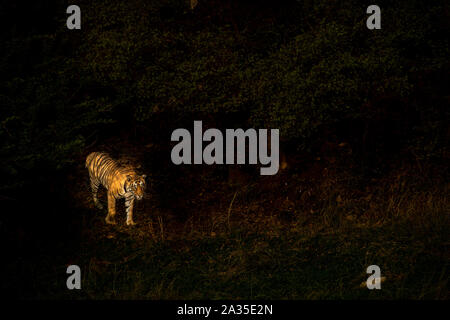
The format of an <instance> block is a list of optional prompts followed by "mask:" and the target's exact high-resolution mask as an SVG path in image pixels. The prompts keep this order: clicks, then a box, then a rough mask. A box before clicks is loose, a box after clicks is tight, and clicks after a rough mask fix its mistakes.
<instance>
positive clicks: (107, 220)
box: [105, 215, 116, 224]
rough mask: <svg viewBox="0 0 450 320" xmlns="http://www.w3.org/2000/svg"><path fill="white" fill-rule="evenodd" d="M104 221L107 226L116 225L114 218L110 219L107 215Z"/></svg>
mask: <svg viewBox="0 0 450 320" xmlns="http://www.w3.org/2000/svg"><path fill="white" fill-rule="evenodd" d="M105 221H106V223H108V224H116V220H115V219H114V217H111V216H109V215H107V216H106V218H105Z"/></svg>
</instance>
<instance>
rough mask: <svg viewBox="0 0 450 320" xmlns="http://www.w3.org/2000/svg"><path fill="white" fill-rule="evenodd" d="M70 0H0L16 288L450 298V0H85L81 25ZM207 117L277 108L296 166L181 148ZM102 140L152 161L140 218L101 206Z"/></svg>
mask: <svg viewBox="0 0 450 320" xmlns="http://www.w3.org/2000/svg"><path fill="white" fill-rule="evenodd" d="M69 4H72V3H67V2H66V1H35V2H33V3H28V2H24V1H13V2H10V3H2V4H1V5H0V24H1V25H0V37H1V42H0V43H1V44H0V46H1V50H0V120H1V122H0V139H1V146H0V159H1V166H0V168H1V177H2V183H1V186H0V205H1V208H2V210H1V211H2V214H1V216H0V228H1V237H2V239H1V241H2V243H3V244H4V251H3V253H4V257H5V259H4V262H3V263H2V264H3V267H5V268H6V273H4V275H5V278H6V280H5V281H2V287H3V290H8V292H10V296H11V297H12V298H22V299H23V298H25V299H29V298H80V297H81V298H94V299H95V298H125V299H127V298H134V299H140V298H151V299H161V298H228V299H230V298H231V299H234V298H250V299H252V298H293V299H297V298H303V299H317V298H392V299H395V298H405V297H406V298H431V299H443V298H444V299H445V298H448V290H447V289H448V243H449V242H448V240H449V239H448V234H449V233H448V231H449V230H448V227H449V224H448V222H449V221H448V216H449V215H448V212H449V211H448V209H449V206H448V190H449V188H448V187H449V186H448V181H449V171H448V163H449V153H448V141H449V129H448V127H449V126H448V124H449V121H448V120H449V108H448V106H449V104H448V102H449V101H448V100H449V96H448V83H449V80H450V79H449V72H448V70H449V69H448V66H449V61H448V57H449V50H448V31H449V21H450V19H449V7H448V3H446V1H433V2H426V1H396V2H395V3H392V2H391V1H378V2H377V3H376V4H377V5H379V6H380V7H381V10H382V22H381V24H382V29H381V30H368V29H367V27H366V19H367V17H368V15H367V14H366V8H367V6H368V5H370V4H372V3H368V2H367V3H364V2H360V1H343V2H342V1H340V2H337V1H327V0H316V1H309V0H305V1H282V2H279V1H250V0H226V1H215V0H204V1H199V4H198V5H197V7H195V8H194V10H190V9H189V3H188V2H186V1H175V0H161V1H143V0H132V1H126V2H124V1H95V2H92V1H77V3H74V4H77V5H78V6H80V8H81V17H82V23H81V30H68V29H67V27H66V19H67V17H68V15H67V14H66V8H67V6H68V5H69ZM193 120H202V121H203V127H204V129H206V128H208V127H214V128H219V129H224V128H244V129H245V128H279V129H280V137H281V160H282V164H283V166H282V168H281V169H280V172H279V173H278V174H277V175H276V176H273V177H261V176H259V168H257V167H251V166H211V167H210V166H206V165H204V166H193V165H192V166H175V165H173V164H172V163H171V161H170V150H171V148H172V146H173V144H172V143H171V142H170V135H171V133H172V131H173V130H174V129H176V128H180V127H183V128H187V129H189V130H192V128H193ZM92 151H107V152H109V153H111V155H113V156H114V157H116V158H122V159H125V161H128V162H130V163H134V164H136V165H137V166H140V167H139V171H140V172H142V173H146V174H147V175H148V176H149V177H150V178H149V186H148V190H147V191H148V192H147V197H146V199H144V200H143V201H142V203H139V204H138V205H137V208H136V219H135V220H136V222H137V223H138V226H137V227H136V228H135V229H130V228H126V227H125V226H123V221H122V220H124V219H125V217H124V216H122V217H121V216H120V214H119V217H118V221H120V222H119V224H120V225H119V226H116V227H111V226H105V224H104V221H103V218H104V216H105V214H106V212H99V211H98V210H96V209H95V208H94V206H93V204H92V201H91V198H90V193H89V182H88V176H87V171H86V169H85V168H84V159H85V157H86V155H87V154H89V153H90V152H92ZM102 199H103V201H105V197H104V195H103V198H102ZM120 208H122V209H120ZM119 210H123V207H120V206H119ZM230 216H231V218H230ZM330 235H332V236H330ZM274 239H275V240H274ZM238 240H239V241H240V242H239V241H238ZM274 241H275V242H274ZM346 243H348V244H349V246H350V249H348V248H347V247H346V245H345V244H346ZM375 243H377V244H379V247H377V245H375ZM365 246H368V248H369V249H366V247H365ZM371 246H375V247H374V248H373V247H371ZM261 248H262V249H261ZM264 248H265V249H264ZM295 248H298V250H299V251H298V252H300V253H296V252H294V251H292V250H294V249H295ZM345 248H347V249H348V250H350V251H348V252H347V251H345V250H347V249H345ZM370 248H371V249H370ZM386 248H390V249H389V250H388V249H386ZM341 249H342V250H344V251H342V250H341ZM397 249H398V250H397ZM352 250H354V251H352ZM385 250H388V252H386V251H385ZM272 251H274V252H276V254H275V253H273V254H270V252H272ZM236 252H237V253H236ZM268 252H269V253H268ZM322 252H328V254H327V255H325V256H323V257H322V258H323V260H320V259H322V258H318V257H319V256H320V253H322ZM369 252H370V254H369ZM130 255H131V256H132V258H130ZM267 255H268V258H267ZM368 255H369V256H371V255H372V258H373V259H368V258H367V256H368ZM236 257H238V258H236ZM266 258H267V259H266ZM347 258H348V259H350V260H349V261H348V260H346V259H347ZM129 259H132V260H133V259H134V260H133V261H135V264H133V262H129ZM205 259H206V260H205ZM233 259H235V260H233ZM315 259H319V260H315ZM355 259H356V260H355ZM209 260H212V262H208V261H209ZM368 260H370V261H368ZM136 261H139V262H136ZM186 261H188V262H186ZM255 261H258V262H255ZM373 261H381V262H383V261H384V263H385V266H386V268H387V270H388V276H386V277H387V279H388V280H386V281H388V282H387V283H388V284H387V286H388V289H386V290H384V291H383V294H381V295H378V296H377V295H376V294H375V293H373V292H371V293H370V294H371V295H369V294H368V293H367V291H364V292H363V293H361V292H360V291H358V290H362V289H355V286H356V288H357V287H358V285H359V282H361V281H364V278H365V277H366V276H365V268H366V267H367V266H368V265H370V264H376V263H375V262H373ZM381 262H378V263H381ZM130 263H131V264H130ZM186 263H187V264H186ZM208 263H210V264H211V265H212V267H211V268H212V269H211V268H207V269H203V268H206V267H205V266H206V265H208ZM227 263H229V264H227ZM69 264H79V265H80V266H81V267H82V270H88V271H87V272H86V273H84V275H85V278H83V283H87V285H86V289H85V290H84V291H83V292H82V293H73V292H68V290H66V289H65V277H66V275H65V268H66V266H67V265H69ZM150 265H151V266H153V267H149V266H150ZM155 265H157V266H158V267H155ZM313 265H315V266H319V267H317V268H316V267H314V268H313V267H312V266H313ZM344 266H345V267H344ZM411 266H417V267H416V268H415V267H411ZM222 268H225V269H223V270H222ZM342 268H344V269H345V268H348V269H346V270H347V271H345V272H344V273H341V270H342ZM386 268H384V269H383V267H382V270H385V269H386ZM117 270H119V271H117ZM199 270H201V272H200V271H199ZM296 272H298V273H296ZM342 272H343V271H342ZM351 274H353V275H354V276H352V275H351ZM308 275H309V276H308ZM220 277H225V278H224V279H223V280H217V279H222V278H220ZM252 277H254V278H255V280H254V282H253V280H251V279H253V278H252ZM270 277H273V280H268V279H271V278H270ZM112 279H118V280H117V282H115V281H116V280H114V281H113V280H112ZM248 279H250V280H248ZM311 279H312V280H311ZM308 281H311V282H308ZM113 283H114V284H113ZM249 283H250V284H249ZM389 283H390V284H389ZM139 284H140V285H139ZM350 284H351V285H350ZM389 285H391V287H389ZM339 286H340V287H339ZM158 288H160V289H158ZM336 288H341V289H339V290H337V289H336ZM342 288H346V289H342Z"/></svg>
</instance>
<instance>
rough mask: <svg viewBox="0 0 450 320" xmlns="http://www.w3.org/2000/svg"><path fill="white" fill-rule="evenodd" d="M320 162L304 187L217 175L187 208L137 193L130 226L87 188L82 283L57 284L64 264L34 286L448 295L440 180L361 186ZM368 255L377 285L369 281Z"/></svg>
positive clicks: (114, 292)
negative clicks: (112, 218)
mask: <svg viewBox="0 0 450 320" xmlns="http://www.w3.org/2000/svg"><path fill="white" fill-rule="evenodd" d="M322 169H324V168H322ZM325 171H327V172H328V173H327V176H326V177H325V178H320V179H319V178H317V179H316V182H317V183H316V184H315V185H313V186H309V187H308V186H307V185H303V184H302V183H303V182H305V181H307V180H308V177H306V178H305V177H303V176H301V175H298V174H295V173H292V172H291V174H281V176H280V177H279V180H278V181H276V182H275V181H272V184H268V181H267V180H257V179H256V180H255V179H253V180H250V182H249V183H248V184H246V185H245V186H243V185H234V186H233V187H230V185H229V184H227V183H225V182H222V183H221V184H220V183H218V181H213V182H211V183H214V184H215V189H210V190H214V191H212V192H210V194H209V195H207V196H206V195H203V196H202V197H198V202H197V203H196V204H194V205H192V206H191V209H192V210H191V213H190V214H189V215H188V217H187V219H184V220H183V221H181V220H180V219H178V218H177V217H173V216H171V214H170V213H168V212H165V211H163V210H162V209H160V208H158V205H157V204H154V203H153V204H152V208H149V207H148V205H147V206H145V205H142V204H140V205H138V206H137V215H136V221H137V222H138V223H139V224H138V225H137V226H136V227H134V228H128V227H126V226H124V225H123V223H124V219H125V217H124V216H123V214H122V216H119V217H118V223H119V224H118V225H116V226H110V225H105V223H104V220H103V218H104V212H102V213H99V212H98V211H97V212H96V211H95V210H94V209H92V204H90V200H89V198H88V197H89V195H88V194H87V193H86V192H84V191H83V192H81V194H80V195H79V197H82V198H83V199H84V201H80V207H79V208H78V210H79V213H80V217H82V220H83V230H84V231H83V233H82V235H81V241H82V242H81V244H80V250H79V252H74V253H73V259H72V263H74V264H78V265H80V267H81V269H82V271H83V282H82V285H83V290H82V291H69V290H67V289H65V281H66V278H65V277H66V275H65V274H64V272H63V270H65V266H64V265H63V264H61V266H60V268H61V269H58V268H56V269H53V271H52V272H50V273H48V272H47V276H46V278H45V277H44V279H47V282H46V285H42V283H36V287H39V288H41V289H40V291H41V292H40V296H41V297H43V298H55V297H59V298H70V299H78V298H94V299H110V298H113V299H335V298H337V299H367V298H369V299H381V298H383V299H386V298H387V299H397V298H410V299H448V261H449V259H448V258H449V256H448V252H449V250H448V246H449V241H448V240H449V238H448V235H449V234H450V233H449V231H450V230H449V226H450V224H449V215H448V212H449V210H448V209H449V203H448V186H447V187H445V185H444V184H442V183H441V184H435V185H434V186H433V184H432V183H431V184H426V183H424V182H423V181H422V182H420V183H419V182H417V181H415V180H414V181H411V177H410V175H408V174H407V171H405V172H406V173H405V172H403V174H392V175H391V176H389V177H386V178H384V180H377V181H376V182H374V183H373V185H372V186H370V187H366V188H365V189H364V188H362V190H364V191H358V190H359V189H361V188H359V187H358V188H351V187H350V186H351V185H353V184H354V183H355V181H350V182H349V181H348V175H346V173H342V174H339V173H336V172H334V173H333V172H330V171H332V169H331V168H328V170H325ZM342 176H347V180H344V181H343V180H341V179H339V177H342ZM310 178H311V177H309V179H310ZM205 179H206V178H205ZM414 179H417V177H415V178H414ZM427 179H428V178H426V177H425V178H424V180H427ZM205 183H206V182H205ZM282 185H284V186H285V187H283V186H282ZM276 186H279V187H278V188H276ZM305 188H306V189H305ZM233 190H238V192H237V193H236V194H237V196H236V197H235V201H234V202H233V205H232V206H230V202H231V199H232V198H233V195H234V193H233ZM286 190H290V191H289V192H290V193H289V192H287V191H286ZM295 190H297V191H295ZM300 190H302V191H301V192H300ZM285 191H286V192H285ZM295 192H299V194H298V196H297V197H296V196H295ZM214 195H216V197H215V198H214ZM289 199H292V200H289ZM216 201H217V202H216ZM150 202H151V201H150ZM83 207H84V208H83ZM119 210H121V209H119ZM199 210H200V211H202V212H205V214H204V215H200V214H199V212H198V211H199ZM175 215H176V212H175ZM64 263H65V264H67V261H65V262H64ZM372 264H376V265H379V266H380V268H381V272H382V276H383V277H386V280H385V281H384V282H383V283H382V290H368V289H367V288H366V287H365V281H366V279H367V277H368V275H367V274H366V268H367V267H368V266H369V265H372ZM50 279H51V281H50V282H49V281H48V280H50ZM36 281H39V280H36Z"/></svg>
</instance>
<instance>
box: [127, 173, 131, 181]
mask: <svg viewBox="0 0 450 320" xmlns="http://www.w3.org/2000/svg"><path fill="white" fill-rule="evenodd" d="M131 178H132V176H130V175H129V174H128V175H127V181H128V182H130V181H131Z"/></svg>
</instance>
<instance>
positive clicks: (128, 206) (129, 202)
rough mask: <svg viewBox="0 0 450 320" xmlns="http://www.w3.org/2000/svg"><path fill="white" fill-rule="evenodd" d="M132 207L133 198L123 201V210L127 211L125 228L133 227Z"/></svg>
mask: <svg viewBox="0 0 450 320" xmlns="http://www.w3.org/2000/svg"><path fill="white" fill-rule="evenodd" d="M133 207H134V197H133V196H131V197H127V198H126V199H125V208H126V211H127V226H132V225H135V224H136V223H134V221H133Z"/></svg>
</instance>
